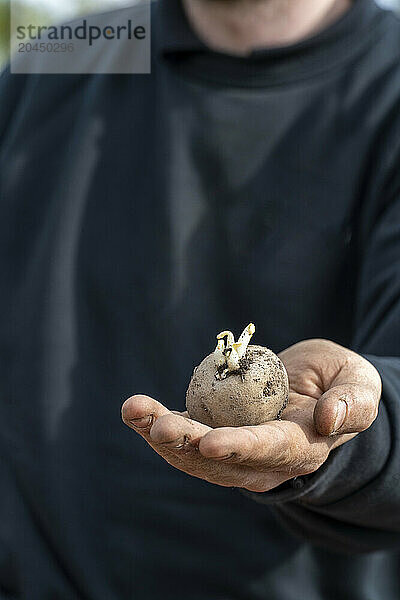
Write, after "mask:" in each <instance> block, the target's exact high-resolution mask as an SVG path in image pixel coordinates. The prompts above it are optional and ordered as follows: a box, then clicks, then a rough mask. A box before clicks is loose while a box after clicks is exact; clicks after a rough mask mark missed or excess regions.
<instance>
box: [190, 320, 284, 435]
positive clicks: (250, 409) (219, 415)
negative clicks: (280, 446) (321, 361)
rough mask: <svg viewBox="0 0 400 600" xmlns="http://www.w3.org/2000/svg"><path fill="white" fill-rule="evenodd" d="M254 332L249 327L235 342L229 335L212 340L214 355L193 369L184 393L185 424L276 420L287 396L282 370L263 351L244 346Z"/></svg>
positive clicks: (276, 360) (273, 356)
mask: <svg viewBox="0 0 400 600" xmlns="http://www.w3.org/2000/svg"><path fill="white" fill-rule="evenodd" d="M254 332H255V326H254V325H253V323H250V325H248V326H247V327H246V328H245V330H244V331H243V333H242V335H241V336H240V338H239V339H238V341H237V342H235V339H234V335H233V333H232V332H231V331H222V332H221V333H220V334H219V335H217V347H216V349H215V351H214V352H213V353H211V354H209V355H208V356H206V358H205V359H204V360H203V361H202V362H201V363H200V365H199V366H198V367H196V368H195V369H194V372H193V375H192V378H191V380H190V383H189V387H188V389H187V392H186V408H187V411H188V413H189V416H190V418H191V419H194V420H196V421H199V422H201V423H204V424H205V425H208V426H210V427H227V426H230V427H239V426H243V425H259V424H260V423H264V422H266V421H272V420H274V419H279V418H280V416H281V414H282V411H283V410H284V408H285V406H286V404H287V402H288V396H289V381H288V376H287V373H286V369H285V367H284V365H283V363H282V361H281V360H280V359H279V358H278V357H277V356H276V354H274V353H273V352H272V351H271V350H269V349H268V348H264V347H263V346H253V345H249V342H250V340H251V337H252V336H253V334H254Z"/></svg>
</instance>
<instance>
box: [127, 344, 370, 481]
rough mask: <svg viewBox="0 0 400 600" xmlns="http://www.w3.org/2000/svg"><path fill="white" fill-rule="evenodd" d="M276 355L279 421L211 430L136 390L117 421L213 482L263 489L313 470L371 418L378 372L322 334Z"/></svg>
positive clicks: (179, 466)
mask: <svg viewBox="0 0 400 600" xmlns="http://www.w3.org/2000/svg"><path fill="white" fill-rule="evenodd" d="M279 356H280V358H281V360H282V361H283V363H284V365H285V367H286V370H287V372H288V375H289V382H290V394H289V403H288V406H287V408H286V409H285V411H284V412H283V415H282V420H281V421H270V422H268V423H265V424H262V425H256V426H248V427H220V428H217V429H211V428H210V427H207V426H206V425H203V424H201V423H198V422H197V421H193V420H191V419H190V418H189V417H188V415H187V413H177V412H171V411H170V410H168V409H167V408H165V406H163V405H162V404H160V403H159V402H157V401H156V400H153V399H152V398H149V397H148V396H142V395H138V396H133V397H132V398H129V399H128V400H127V401H126V402H125V403H124V405H123V407H122V418H123V421H124V423H125V424H126V425H128V426H129V427H131V428H132V429H134V430H135V431H136V432H137V433H139V434H140V435H141V436H142V437H143V438H144V439H145V440H146V442H147V443H148V444H149V445H150V446H151V447H152V448H153V450H155V451H156V452H157V453H158V454H159V455H160V456H161V457H162V458H164V459H165V460H166V461H167V462H168V463H169V464H170V465H172V466H173V467H175V468H177V469H180V470H181V471H184V472H185V473H188V474H189V475H192V476H194V477H199V478H200V479H204V480H206V481H208V482H210V483H214V484H217V485H222V486H227V487H239V488H244V489H247V490H250V491H253V492H265V491H268V490H271V489H273V488H274V487H276V486H278V485H280V484H281V483H283V482H285V481H287V480H289V479H291V478H293V477H295V476H299V475H306V474H308V473H312V472H314V471H316V470H317V469H318V468H319V467H320V466H321V465H322V464H323V463H324V462H325V461H326V459H327V458H328V456H329V453H330V451H331V450H332V449H334V448H337V447H338V446H340V445H342V444H344V443H345V442H347V441H349V440H350V439H352V438H353V437H354V436H355V435H357V433H359V432H361V431H364V430H365V429H367V428H368V427H369V426H370V425H371V424H372V422H373V421H374V420H375V418H376V416H377V412H378V404H379V400H380V396H381V380H380V376H379V374H378V372H377V371H376V369H375V368H374V367H373V366H372V364H371V363H369V362H368V361H367V360H366V359H364V358H363V357H362V356H360V355H358V354H355V353H354V352H352V351H351V350H348V349H346V348H343V347H342V346H339V345H337V344H334V343H333V342H330V341H327V340H318V339H314V340H307V341H303V342H300V343H298V344H295V345H294V346H291V347H290V348H288V349H287V350H285V351H284V352H282V353H281V354H280V355H279Z"/></svg>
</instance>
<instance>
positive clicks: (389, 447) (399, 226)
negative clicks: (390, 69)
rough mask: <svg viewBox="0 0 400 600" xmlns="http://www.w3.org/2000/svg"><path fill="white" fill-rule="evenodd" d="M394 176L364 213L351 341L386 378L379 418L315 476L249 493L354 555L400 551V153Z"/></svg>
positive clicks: (318, 539) (292, 524)
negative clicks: (390, 550) (257, 492)
mask: <svg viewBox="0 0 400 600" xmlns="http://www.w3.org/2000/svg"><path fill="white" fill-rule="evenodd" d="M397 139H398V140H399V139H400V137H399V138H397ZM398 156H399V157H400V153H399V155H398ZM392 164H393V163H392ZM391 173H392V175H391V177H390V178H387V179H386V184H385V187H384V190H383V189H381V198H382V196H383V200H382V201H381V202H376V196H375V201H374V202H371V204H370V205H369V207H368V206H366V207H365V213H364V214H363V217H362V223H361V233H360V238H359V239H360V243H359V256H360V260H359V264H360V269H359V274H358V291H357V300H356V314H355V332H354V337H353V344H352V349H354V350H356V351H357V352H359V353H360V354H363V355H364V356H365V357H366V358H367V359H368V360H369V361H370V362H371V363H372V364H374V366H375V367H376V368H377V369H378V371H379V373H380V375H381V377H382V381H383V395H382V401H381V405H380V410H379V415H378V417H377V419H376V421H375V422H374V424H373V425H372V426H371V427H370V428H369V429H368V430H367V431H365V432H363V433H361V434H359V435H358V436H356V437H355V438H353V439H352V440H351V441H350V442H347V443H346V444H344V445H343V446H341V447H339V448H337V449H336V450H334V451H333V452H332V453H331V455H330V457H329V458H328V460H327V461H326V463H325V464H324V465H323V466H322V467H321V468H320V469H319V470H318V471H317V472H316V473H314V474H312V475H310V476H306V477H304V478H297V479H296V480H293V482H292V485H291V486H286V488H284V487H283V488H282V487H281V488H277V489H276V490H272V491H271V492H267V493H265V494H251V496H252V498H253V499H254V500H256V501H257V502H261V503H266V504H270V505H272V508H273V510H274V511H275V512H276V514H277V515H278V517H279V518H281V520H282V523H283V524H284V525H286V526H287V527H288V528H289V529H290V530H291V531H292V532H293V533H295V534H296V535H299V536H301V537H303V538H306V539H307V540H310V541H311V542H312V543H315V544H317V545H323V546H326V547H329V548H330V549H332V550H338V551H344V552H351V553H354V552H370V551H375V550H380V549H387V548H395V547H396V548H400V158H399V159H398V160H396V161H395V166H394V168H393V169H391ZM383 192H384V193H383ZM246 495H248V494H246Z"/></svg>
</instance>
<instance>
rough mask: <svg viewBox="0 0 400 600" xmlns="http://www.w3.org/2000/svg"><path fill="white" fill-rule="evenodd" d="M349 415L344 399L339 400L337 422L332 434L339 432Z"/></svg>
mask: <svg viewBox="0 0 400 600" xmlns="http://www.w3.org/2000/svg"><path fill="white" fill-rule="evenodd" d="M346 415H347V404H346V402H345V401H344V400H338V402H337V411H336V418H335V424H334V426H333V431H332V435H334V434H335V433H337V432H338V431H339V429H340V428H341V427H342V425H343V423H344V421H345V419H346Z"/></svg>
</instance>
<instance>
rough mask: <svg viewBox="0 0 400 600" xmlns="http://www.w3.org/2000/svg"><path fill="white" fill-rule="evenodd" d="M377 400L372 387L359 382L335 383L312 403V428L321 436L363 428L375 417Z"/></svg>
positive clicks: (377, 397) (351, 431) (366, 427)
mask: <svg viewBox="0 0 400 600" xmlns="http://www.w3.org/2000/svg"><path fill="white" fill-rule="evenodd" d="M378 403H379V396H377V393H376V389H373V388H372V387H368V386H364V385H362V384H360V383H357V384H344V385H337V386H334V387H332V388H331V389H330V390H328V391H327V392H325V393H324V394H323V395H322V396H321V397H320V398H319V400H318V401H317V404H316V405H315V408H314V425H315V428H316V430H317V431H318V433H319V434H321V435H324V436H328V435H335V434H339V433H340V434H342V433H358V432H360V431H364V430H365V429H368V427H369V426H370V425H371V424H372V423H373V422H374V420H375V419H376V416H377V414H378Z"/></svg>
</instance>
